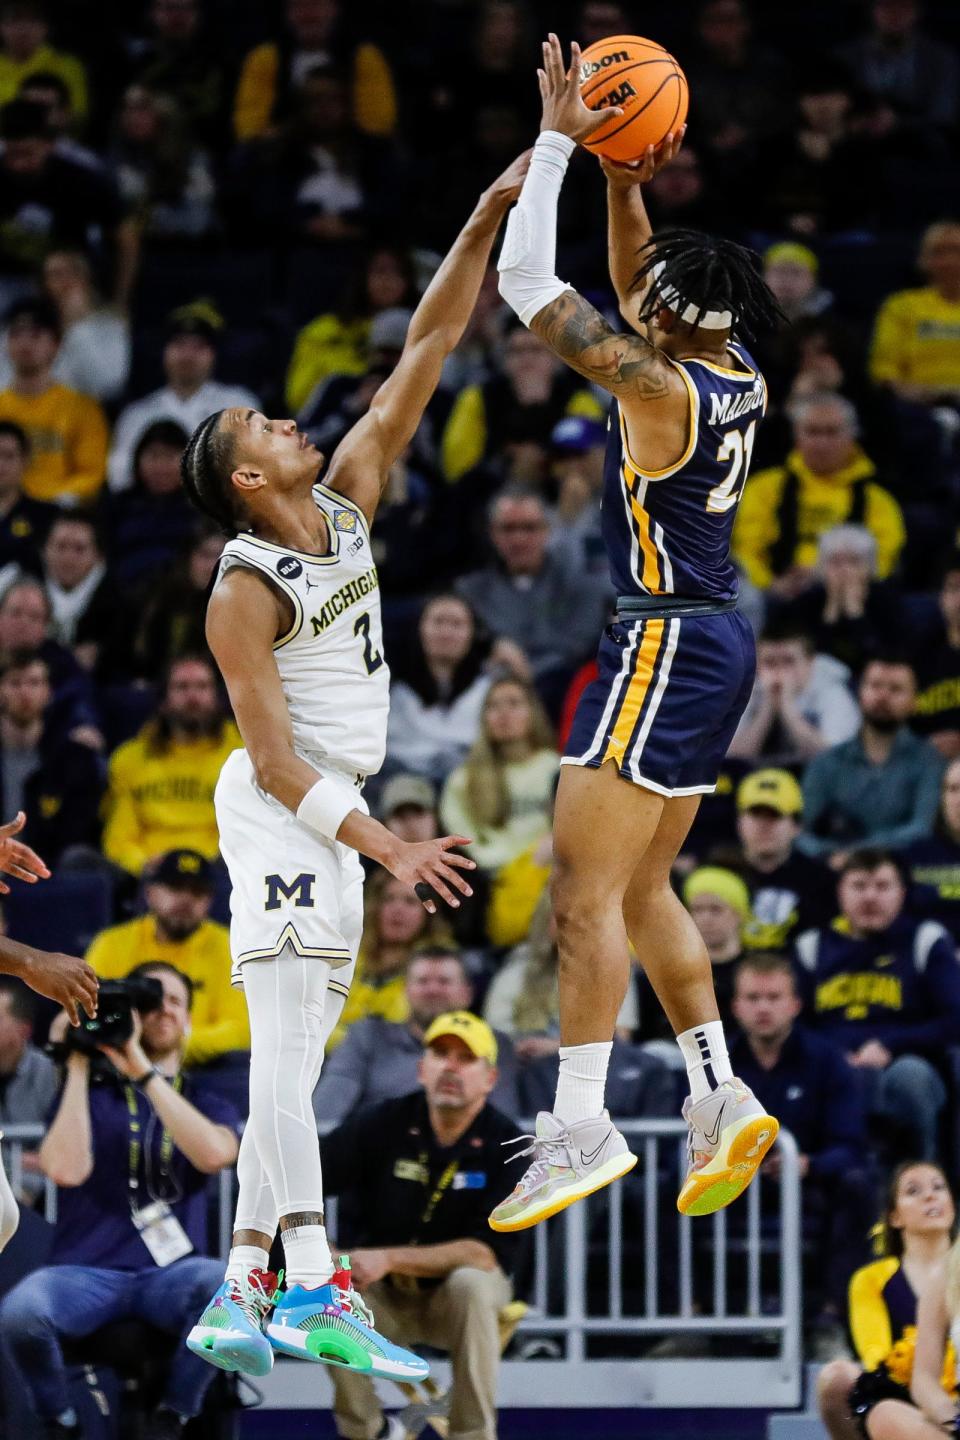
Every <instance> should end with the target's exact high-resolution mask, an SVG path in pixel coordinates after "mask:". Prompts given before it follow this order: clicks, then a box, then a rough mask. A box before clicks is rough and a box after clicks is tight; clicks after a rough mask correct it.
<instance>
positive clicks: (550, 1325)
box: [4, 1120, 802, 1409]
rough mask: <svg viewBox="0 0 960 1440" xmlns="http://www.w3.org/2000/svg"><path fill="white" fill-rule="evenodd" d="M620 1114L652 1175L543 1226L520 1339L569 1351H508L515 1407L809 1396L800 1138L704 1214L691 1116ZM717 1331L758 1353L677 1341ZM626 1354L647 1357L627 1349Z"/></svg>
mask: <svg viewBox="0 0 960 1440" xmlns="http://www.w3.org/2000/svg"><path fill="white" fill-rule="evenodd" d="M618 1124H619V1128H620V1129H621V1130H622V1131H623V1133H624V1134H625V1135H626V1136H628V1137H629V1138H630V1139H631V1141H632V1142H634V1147H635V1149H636V1150H637V1153H638V1155H639V1164H638V1165H637V1167H636V1169H635V1170H634V1171H633V1172H632V1174H631V1175H630V1176H628V1177H626V1178H625V1179H624V1180H622V1181H619V1182H618V1183H617V1184H615V1185H611V1186H608V1187H607V1188H606V1189H604V1190H602V1191H599V1192H598V1193H597V1194H596V1195H594V1196H592V1197H591V1198H590V1199H589V1200H587V1201H584V1202H582V1203H581V1204H578V1205H574V1206H572V1207H571V1208H570V1209H568V1210H567V1211H565V1212H564V1214H563V1215H562V1216H558V1217H557V1218H556V1219H555V1220H552V1221H549V1222H548V1223H547V1224H546V1225H540V1226H538V1227H537V1228H536V1229H535V1230H534V1231H533V1233H532V1245H533V1263H532V1274H531V1276H530V1278H529V1285H528V1286H527V1287H526V1288H525V1298H527V1299H529V1301H530V1304H531V1308H530V1312H529V1313H528V1315H527V1317H526V1319H525V1320H524V1321H523V1322H522V1325H521V1327H520V1338H521V1341H522V1339H523V1338H524V1337H525V1336H526V1337H528V1338H532V1337H535V1336H536V1337H546V1338H547V1339H551V1340H554V1341H556V1342H558V1343H559V1345H560V1349H561V1355H562V1358H561V1359H536V1360H524V1361H520V1360H513V1361H506V1362H505V1363H504V1364H503V1365H502V1367H501V1395H500V1400H501V1403H503V1404H518V1405H524V1406H528V1407H536V1406H538V1405H542V1406H547V1405H549V1406H551V1407H557V1406H578V1405H579V1406H584V1405H590V1406H597V1405H601V1406H603V1405H606V1406H611V1407H613V1406H626V1407H631V1406H637V1405H665V1406H666V1405H682V1406H697V1405H703V1406H711V1407H714V1408H716V1407H720V1406H723V1405H734V1406H740V1407H744V1406H749V1405H751V1404H754V1405H758V1406H761V1405H763V1406H772V1405H778V1406H791V1405H796V1404H798V1403H799V1401H800V1390H801V1379H802V1358H801V1223H800V1174H799V1167H798V1160H797V1147H796V1144H795V1142H794V1140H793V1137H792V1136H791V1135H789V1134H787V1133H786V1132H784V1131H781V1132H780V1139H779V1142H778V1147H779V1154H780V1157H781V1171H780V1178H779V1180H778V1181H777V1182H776V1183H775V1184H774V1183H771V1182H769V1181H767V1180H764V1178H763V1176H762V1175H761V1176H759V1177H758V1178H757V1180H756V1181H755V1182H754V1184H753V1185H751V1187H750V1188H749V1190H748V1191H747V1193H746V1196H745V1197H744V1199H743V1200H741V1201H739V1202H738V1203H737V1205H735V1206H733V1207H731V1208H730V1209H729V1210H725V1211H720V1212H718V1213H717V1214H716V1215H714V1216H712V1217H710V1218H709V1219H699V1220H691V1219H689V1217H686V1216H681V1215H678V1214H677V1213H676V1210H675V1207H674V1196H675V1193H676V1189H677V1188H678V1186H679V1182H680V1181H681V1180H682V1177H683V1175H684V1174H685V1169H686V1153H685V1144H686V1134H687V1130H686V1126H685V1125H684V1124H683V1122H681V1121H679V1120H637V1121H626V1122H618ZM42 1134H43V1131H42V1128H41V1127H39V1126H24V1125H20V1126H13V1125H11V1126H9V1127H8V1128H7V1130H6V1131H5V1134H4V1151H5V1154H6V1155H7V1156H8V1157H9V1169H10V1172H11V1178H12V1183H13V1185H14V1188H17V1185H18V1181H19V1178H20V1177H22V1173H23V1172H22V1158H21V1156H22V1148H23V1145H24V1143H30V1142H33V1143H34V1144H35V1143H36V1142H37V1141H38V1140H39V1139H40V1138H41V1137H42ZM217 1184H218V1199H217V1212H218V1215H217V1223H218V1234H217V1237H216V1238H217V1242H218V1249H219V1251H220V1253H221V1254H223V1255H226V1252H227V1250H228V1249H229V1245H230V1232H231V1228H232V1224H233V1209H234V1189H235V1175H234V1172H233V1171H232V1170H227V1171H223V1172H222V1173H221V1175H220V1176H219V1178H218V1182H217ZM44 1213H45V1215H46V1218H47V1219H48V1220H53V1219H54V1218H55V1216H56V1189H55V1187H54V1186H53V1185H51V1184H50V1183H49V1182H47V1183H46V1191H45V1195H44ZM327 1224H328V1228H329V1230H330V1231H331V1233H332V1234H336V1229H337V1217H336V1203H335V1201H330V1202H328V1205H327ZM711 1336H713V1337H717V1336H724V1337H727V1338H731V1337H737V1338H738V1341H739V1340H742V1341H743V1346H742V1349H743V1352H744V1353H743V1354H742V1355H740V1356H736V1355H735V1356H732V1357H730V1356H728V1357H726V1358H724V1359H722V1360H721V1359H716V1358H711V1357H710V1356H709V1354H707V1355H706V1356H704V1355H703V1354H702V1353H701V1354H695V1355H694V1354H688V1355H687V1356H684V1355H683V1347H682V1346H680V1347H677V1345H676V1342H677V1341H678V1340H679V1339H680V1338H681V1337H687V1338H690V1337H711ZM645 1338H646V1341H647V1342H649V1344H653V1343H654V1342H657V1341H660V1340H666V1341H669V1340H671V1339H673V1340H674V1349H675V1352H676V1353H675V1354H673V1355H670V1356H669V1357H668V1356H667V1355H664V1354H659V1355H658V1354H649V1353H645V1349H646V1350H648V1349H649V1345H647V1346H645V1345H644V1343H642V1342H644V1340H645ZM660 1348H661V1349H662V1348H663V1347H662V1346H661V1347H660ZM728 1348H729V1347H728ZM618 1350H619V1351H620V1354H621V1355H622V1354H623V1352H624V1351H627V1352H628V1353H630V1354H632V1356H633V1357H634V1358H627V1359H624V1358H618V1355H617V1352H618ZM758 1351H761V1352H765V1353H760V1354H759V1355H758V1353H757V1352H758ZM440 1368H441V1372H442V1369H443V1367H442V1366H441V1367H440ZM318 1371H320V1372H322V1371H323V1367H322V1366H321V1367H316V1368H314V1367H312V1366H302V1365H301V1366H298V1365H296V1364H290V1365H286V1364H284V1365H282V1366H280V1367H278V1368H277V1369H275V1370H274V1372H273V1374H272V1375H271V1376H269V1377H267V1379H266V1381H265V1382H258V1384H261V1385H262V1387H263V1389H264V1398H265V1404H266V1405H267V1406H268V1407H275V1408H285V1409H289V1408H298V1407H302V1408H315V1407H316V1406H317V1405H318V1404H323V1403H325V1391H324V1389H323V1385H322V1384H321V1380H320V1379H319V1378H318V1373H317V1372H318ZM318 1392H319V1393H318ZM394 1398H395V1397H394Z"/></svg>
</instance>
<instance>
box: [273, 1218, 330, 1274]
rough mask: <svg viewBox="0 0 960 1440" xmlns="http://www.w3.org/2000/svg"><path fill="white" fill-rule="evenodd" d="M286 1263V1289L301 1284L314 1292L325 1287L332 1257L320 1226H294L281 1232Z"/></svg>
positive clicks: (324, 1233)
mask: <svg viewBox="0 0 960 1440" xmlns="http://www.w3.org/2000/svg"><path fill="white" fill-rule="evenodd" d="M281 1237H282V1239H283V1254H284V1259H285V1260H286V1262H287V1286H288V1287H289V1286H291V1285H305V1286H306V1288H307V1289H308V1290H315V1289H316V1288H317V1287H318V1286H319V1285H326V1283H327V1281H328V1280H329V1279H330V1277H331V1275H332V1274H333V1271H334V1264H333V1257H332V1256H331V1254H330V1246H329V1245H328V1244H327V1232H326V1230H324V1228H323V1226H322V1225H296V1226H294V1227H293V1228H291V1229H290V1230H283V1231H281Z"/></svg>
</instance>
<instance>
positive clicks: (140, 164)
mask: <svg viewBox="0 0 960 1440" xmlns="http://www.w3.org/2000/svg"><path fill="white" fill-rule="evenodd" d="M107 161H108V165H109V169H110V173H111V174H112V176H113V179H114V182H115V183H116V186H117V189H118V191H119V192H120V198H121V200H122V201H123V203H124V205H125V206H126V207H127V209H128V210H129V212H130V214H131V215H133V216H134V217H135V218H136V221H137V224H138V225H139V226H140V230H141V233H142V234H143V235H144V237H145V238H146V240H147V241H148V242H149V241H150V240H157V239H160V238H163V239H168V238H173V239H181V238H182V239H188V238H189V239H196V238H198V237H202V236H204V235H208V234H209V233H210V231H212V230H213V228H214V226H215V224H216V210H215V202H216V184H215V181H214V177H213V165H212V161H211V157H210V156H209V155H208V153H207V152H206V150H204V149H202V148H201V147H200V146H199V145H196V144H194V142H193V140H192V138H191V136H190V135H189V133H188V131H187V129H186V126H185V123H184V117H183V115H182V114H181V112H180V107H179V105H178V104H177V101H176V100H175V99H174V97H173V96H172V95H165V94H161V93H160V92H158V91H154V90H150V89H148V88H147V86H145V85H142V84H136V85H130V86H129V87H128V89H127V91H126V93H125V94H124V96H123V100H122V102H121V105H120V110H119V113H118V115H117V119H116V125H115V132H114V137H113V142H112V144H111V146H110V150H109V152H108V155H107Z"/></svg>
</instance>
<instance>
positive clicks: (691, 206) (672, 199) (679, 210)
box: [644, 143, 718, 230]
mask: <svg viewBox="0 0 960 1440" xmlns="http://www.w3.org/2000/svg"><path fill="white" fill-rule="evenodd" d="M644 200H645V201H646V203H647V209H648V211H649V213H650V219H651V222H652V224H653V225H654V226H655V227H656V228H657V229H658V230H661V229H664V230H665V229H670V228H673V227H677V228H680V229H684V228H688V229H689V228H694V229H695V228H699V227H701V226H706V225H710V224H711V223H713V224H716V218H717V210H718V200H717V197H716V196H714V195H712V194H711V193H710V192H709V191H708V189H707V184H706V180H705V178H704V173H703V165H702V163H701V159H700V153H699V151H698V150H696V149H695V148H694V146H692V145H690V144H688V143H685V144H684V147H683V149H682V150H681V151H680V153H679V154H678V155H676V156H675V157H674V158H673V160H671V162H670V164H669V165H664V166H663V168H662V169H660V170H658V171H657V173H656V175H654V177H653V179H652V180H651V181H650V183H649V184H648V185H645V186H644Z"/></svg>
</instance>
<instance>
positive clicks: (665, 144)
mask: <svg viewBox="0 0 960 1440" xmlns="http://www.w3.org/2000/svg"><path fill="white" fill-rule="evenodd" d="M686 133H687V127H686V125H681V126H680V129H679V130H677V131H676V132H674V131H673V130H671V131H669V133H668V134H666V135H665V136H664V137H663V139H662V140H661V142H660V144H659V145H657V146H654V145H648V146H647V148H646V150H645V151H644V152H643V154H642V155H641V156H640V159H639V160H630V161H626V160H608V159H607V157H606V156H605V155H601V156H600V157H599V159H600V169H601V170H602V171H603V173H604V175H606V177H607V179H608V180H609V181H610V184H611V185H614V186H615V187H616V188H617V189H618V190H629V189H630V188H631V186H633V185H646V184H647V182H648V181H650V180H652V179H653V177H654V175H656V174H657V173H658V172H659V171H660V170H662V169H663V167H664V166H665V165H669V164H670V161H671V160H673V159H674V157H675V156H676V154H677V152H678V151H679V149H680V147H681V145H682V144H683V137H684V136H685V135H686Z"/></svg>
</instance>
